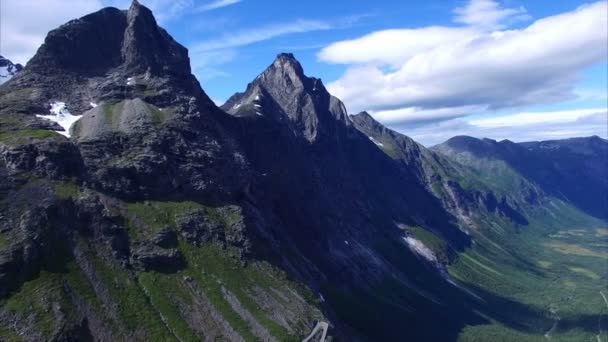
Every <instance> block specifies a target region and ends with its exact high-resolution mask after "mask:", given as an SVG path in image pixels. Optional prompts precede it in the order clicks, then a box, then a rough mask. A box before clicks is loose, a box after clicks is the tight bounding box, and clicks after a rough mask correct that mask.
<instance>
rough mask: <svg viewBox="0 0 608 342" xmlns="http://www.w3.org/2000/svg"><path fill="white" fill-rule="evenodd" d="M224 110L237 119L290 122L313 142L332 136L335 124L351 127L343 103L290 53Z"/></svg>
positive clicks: (277, 61)
mask: <svg viewBox="0 0 608 342" xmlns="http://www.w3.org/2000/svg"><path fill="white" fill-rule="evenodd" d="M222 109H224V110H225V111H226V112H228V113H230V114H232V115H234V116H239V117H254V116H264V117H268V118H272V119H273V120H276V121H281V122H287V123H288V124H289V125H290V127H291V128H292V130H293V131H294V132H295V133H296V134H298V135H302V136H303V137H305V138H306V139H307V140H309V141H311V142H312V141H316V140H317V138H318V137H319V136H320V135H323V134H324V133H322V132H325V134H331V132H333V131H334V130H335V127H334V126H335V125H336V123H339V124H340V125H342V126H348V125H350V120H348V115H347V112H346V108H345V106H344V104H343V103H342V102H341V101H340V100H339V99H337V98H336V97H334V96H332V95H331V94H329V92H328V91H327V89H326V88H325V86H324V85H323V82H322V81H321V80H320V79H318V78H314V77H308V76H306V75H305V74H304V70H303V68H302V65H301V64H300V63H299V62H298V60H297V59H296V58H295V57H294V55H293V54H290V53H281V54H279V55H278V56H277V57H276V59H275V60H274V62H273V63H272V64H271V65H270V66H269V67H268V68H267V69H266V70H265V71H264V72H262V73H261V74H260V75H259V76H258V77H256V78H255V80H254V81H253V82H251V83H249V85H248V86H247V90H246V91H245V92H244V93H237V94H235V95H233V96H232V97H231V98H230V99H229V100H228V101H227V102H226V103H225V104H224V105H223V106H222Z"/></svg>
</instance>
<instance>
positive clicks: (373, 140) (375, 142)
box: [368, 137, 384, 147]
mask: <svg viewBox="0 0 608 342" xmlns="http://www.w3.org/2000/svg"><path fill="white" fill-rule="evenodd" d="M368 138H369V140H371V141H372V142H373V143H374V144H376V145H378V146H380V147H383V146H384V144H383V143H381V142H378V141H376V139H374V138H372V137H368Z"/></svg>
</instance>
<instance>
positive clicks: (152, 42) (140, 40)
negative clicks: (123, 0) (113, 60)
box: [121, 1, 190, 74]
mask: <svg viewBox="0 0 608 342" xmlns="http://www.w3.org/2000/svg"><path fill="white" fill-rule="evenodd" d="M121 52H122V55H123V59H124V61H125V65H126V67H127V69H129V70H132V71H133V72H140V73H143V72H147V71H152V72H153V73H157V74H158V73H167V72H168V73H171V74H190V59H189V58H188V51H187V50H186V48H184V47H183V46H181V45H180V44H179V43H177V42H176V41H174V40H173V38H171V36H169V34H168V33H167V32H166V31H165V30H163V29H162V28H160V27H159V26H158V24H157V23H156V19H155V18H154V15H153V14H152V11H151V10H150V9H148V8H147V7H145V6H143V5H141V4H140V3H139V2H138V1H133V3H132V4H131V7H130V8H129V10H128V11H127V28H126V30H125V33H124V41H123V46H122V49H121Z"/></svg>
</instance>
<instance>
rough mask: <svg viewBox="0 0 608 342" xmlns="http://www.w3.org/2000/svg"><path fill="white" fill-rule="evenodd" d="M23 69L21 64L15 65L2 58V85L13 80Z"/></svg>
mask: <svg viewBox="0 0 608 342" xmlns="http://www.w3.org/2000/svg"><path fill="white" fill-rule="evenodd" d="M22 69H23V66H22V65H21V64H13V62H11V61H10V60H8V59H6V58H4V57H2V56H0V84H2V83H4V82H6V81H8V80H10V79H11V78H13V76H15V75H16V74H17V73H18V72H20V71H21V70H22Z"/></svg>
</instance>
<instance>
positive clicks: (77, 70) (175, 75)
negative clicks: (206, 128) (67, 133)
mask: <svg viewBox="0 0 608 342" xmlns="http://www.w3.org/2000/svg"><path fill="white" fill-rule="evenodd" d="M11 83H12V87H11V89H6V90H4V91H0V97H3V95H5V94H6V93H8V92H13V93H17V94H25V93H24V92H23V91H22V90H24V89H25V90H27V94H32V96H29V97H27V98H21V97H17V98H15V99H14V100H10V101H0V111H2V110H3V109H7V110H10V111H12V112H23V113H29V114H39V115H47V114H49V108H50V107H51V104H52V103H65V105H66V109H67V110H69V111H70V112H71V113H72V114H74V115H83V114H84V113H85V112H86V111H89V110H90V109H91V107H93V106H92V105H91V104H102V103H107V104H114V103H118V102H121V101H123V100H129V99H134V98H141V99H142V100H144V101H145V102H147V103H149V104H151V105H154V106H156V107H157V108H171V110H175V111H176V112H181V113H186V112H189V113H191V114H194V113H197V112H200V111H201V109H205V110H206V109H213V108H215V105H214V104H213V102H212V101H211V100H210V99H209V98H208V97H207V96H206V94H205V93H204V92H203V90H202V89H201V87H200V84H199V83H198V81H197V80H196V78H195V77H194V76H193V75H192V74H191V69H190V59H189V57H188V50H187V49H186V48H185V47H184V46H182V45H181V44H179V43H178V42H176V41H175V40H174V39H173V38H172V37H171V36H170V35H169V34H168V33H167V32H166V31H165V30H164V29H163V28H161V27H159V26H158V24H157V22H156V19H155V18H154V15H153V14H152V11H150V10H149V9H148V8H146V7H145V6H143V5H141V4H140V3H139V2H137V1H133V3H132V4H131V6H130V8H129V9H128V10H119V9H116V8H112V7H107V8H104V9H101V10H99V11H97V12H94V13H91V14H89V15H86V16H84V17H82V18H79V19H75V20H71V21H69V22H68V23H66V24H64V25H62V26H60V27H59V28H57V29H54V30H52V31H51V32H49V34H48V35H47V37H46V39H45V42H44V44H43V45H42V46H41V47H40V48H39V49H38V51H37V52H36V54H35V56H34V57H33V58H32V59H31V60H30V61H29V62H28V64H27V66H26V67H25V68H24V70H23V72H21V73H20V75H19V76H18V77H16V78H15V79H14V80H13V81H12V82H11ZM169 94H171V95H169ZM9 99H10V97H9ZM36 124H40V123H36Z"/></svg>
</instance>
